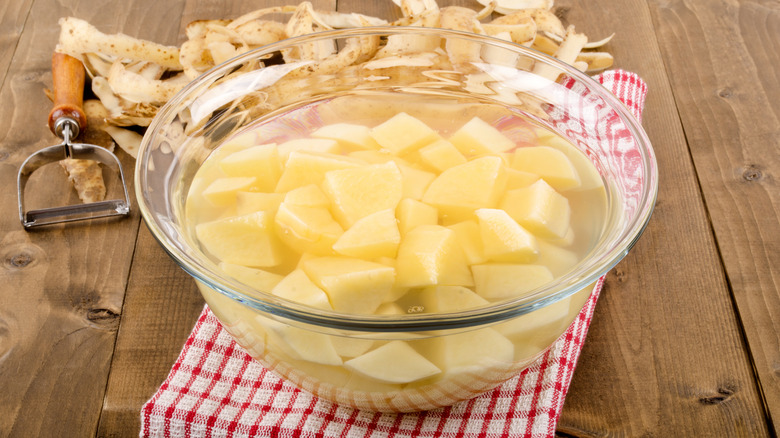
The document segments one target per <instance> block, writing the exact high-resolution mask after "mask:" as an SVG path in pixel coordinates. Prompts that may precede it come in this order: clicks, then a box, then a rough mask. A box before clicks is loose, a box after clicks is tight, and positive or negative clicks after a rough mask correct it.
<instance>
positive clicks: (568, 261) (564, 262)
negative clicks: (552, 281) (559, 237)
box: [534, 240, 580, 277]
mask: <svg viewBox="0 0 780 438" xmlns="http://www.w3.org/2000/svg"><path fill="white" fill-rule="evenodd" d="M538 242H539V257H538V258H537V259H536V261H535V262H534V263H536V264H537V265H543V266H547V269H549V270H550V272H552V274H553V275H554V276H556V277H560V276H561V275H563V274H565V273H567V272H569V270H570V269H571V268H573V267H575V266H576V265H577V263H579V262H580V258H579V257H577V254H576V253H575V252H574V251H570V250H568V249H566V248H561V247H559V246H558V245H553V244H551V243H549V242H545V241H544V240H539V241H538Z"/></svg>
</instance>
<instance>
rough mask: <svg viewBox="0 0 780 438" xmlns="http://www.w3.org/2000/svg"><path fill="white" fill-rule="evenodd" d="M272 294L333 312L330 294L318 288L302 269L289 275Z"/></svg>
mask: <svg viewBox="0 0 780 438" xmlns="http://www.w3.org/2000/svg"><path fill="white" fill-rule="evenodd" d="M271 293H272V294H274V295H276V296H278V297H281V298H284V299H286V300H290V301H293V302H296V303H300V304H304V305H307V306H311V307H316V308H318V309H326V310H331V309H333V307H332V306H331V305H330V301H329V300H328V294H326V293H325V291H323V290H322V289H320V288H319V287H317V285H316V284H314V283H313V282H312V281H311V280H310V279H309V277H308V276H307V275H306V273H305V272H303V270H302V269H296V270H294V271H292V272H291V273H289V274H287V276H285V277H284V279H283V280H282V281H280V282H279V283H278V284H277V285H276V287H274V288H273V290H272V291H271Z"/></svg>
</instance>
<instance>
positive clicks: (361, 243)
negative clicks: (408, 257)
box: [333, 210, 401, 259]
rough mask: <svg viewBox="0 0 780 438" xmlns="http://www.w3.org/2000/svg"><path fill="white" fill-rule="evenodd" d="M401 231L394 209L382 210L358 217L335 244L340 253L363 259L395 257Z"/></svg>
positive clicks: (334, 246)
mask: <svg viewBox="0 0 780 438" xmlns="http://www.w3.org/2000/svg"><path fill="white" fill-rule="evenodd" d="M399 243H401V233H400V232H399V231H398V222H397V221H396V219H395V214H394V213H393V210H380V211H378V212H376V213H372V214H369V215H368V216H365V217H363V218H360V219H358V220H357V221H356V222H355V223H354V224H353V225H352V226H351V227H349V229H347V230H346V231H345V232H344V234H342V235H341V237H339V239H338V240H337V241H336V243H334V244H333V250H334V251H336V252H337V253H339V254H342V255H345V256H350V257H357V258H362V259H376V258H379V257H395V255H396V253H397V252H398V244H399Z"/></svg>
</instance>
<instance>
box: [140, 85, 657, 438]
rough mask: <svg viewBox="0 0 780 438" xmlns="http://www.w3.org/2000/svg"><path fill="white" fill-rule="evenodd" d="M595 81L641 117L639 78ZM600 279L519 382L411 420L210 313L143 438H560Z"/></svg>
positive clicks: (147, 414) (146, 409) (158, 398)
mask: <svg viewBox="0 0 780 438" xmlns="http://www.w3.org/2000/svg"><path fill="white" fill-rule="evenodd" d="M597 79H598V80H599V81H600V82H601V83H602V84H603V85H604V86H605V87H606V88H607V89H609V90H611V91H612V92H613V93H614V94H615V95H616V96H617V97H618V98H620V99H621V100H622V101H623V102H624V103H625V104H626V106H627V107H628V108H629V110H630V111H631V112H632V113H633V114H634V116H635V117H637V118H638V119H640V118H641V113H642V108H643V107H644V99H645V95H646V93H647V86H646V84H645V83H644V81H642V79H641V78H639V76H637V75H636V74H634V73H630V72H625V71H620V70H615V71H608V72H605V73H602V74H601V75H599V76H598V77H597ZM640 120H641V119H640ZM602 283H603V278H602V280H601V281H599V282H598V283H597V285H596V287H595V288H594V291H593V293H592V295H591V297H590V298H589V299H588V301H587V303H586V304H585V306H584V308H583V309H582V311H581V312H580V314H579V315H578V317H577V318H576V319H575V320H574V322H573V323H572V324H571V326H570V327H569V328H568V330H567V331H566V332H565V333H564V334H563V335H562V336H561V337H560V338H559V339H558V340H557V341H556V342H555V344H554V345H553V346H552V347H551V348H550V350H549V351H548V352H547V353H545V354H544V355H543V356H541V357H540V358H539V359H538V360H537V361H536V362H534V363H533V364H532V365H531V366H529V367H528V368H526V369H525V370H524V371H522V372H520V374H518V375H517V376H515V377H514V378H512V379H510V380H508V381H507V382H505V383H504V384H502V385H501V386H499V387H497V388H495V389H494V390H492V391H489V392H487V393H485V394H482V395H480V396H478V397H476V398H473V399H471V400H467V401H464V402H460V403H458V404H456V405H453V406H450V407H446V408H440V409H435V410H431V411H424V412H415V413H405V414H388V413H378V412H366V411H360V410H357V409H353V408H349V407H344V406H339V405H336V404H333V403H330V402H327V401H325V400H321V399H319V398H317V397H315V396H313V395H311V394H309V393H308V392H305V391H301V390H299V389H297V388H295V387H294V386H292V385H291V384H289V383H287V382H285V381H284V380H282V379H280V378H279V377H277V376H276V375H275V374H273V373H272V372H270V371H268V370H267V369H265V368H263V366H262V365H260V364H259V363H257V362H256V361H254V360H253V359H252V358H251V357H250V356H249V355H248V354H247V353H246V352H245V351H244V350H243V349H242V348H241V347H240V346H238V345H237V344H236V343H235V341H233V339H232V338H231V337H230V335H229V334H228V333H227V332H226V331H224V330H223V329H222V327H221V325H220V323H219V322H218V321H217V319H216V317H215V316H214V314H213V313H211V311H210V310H209V309H208V307H206V308H204V310H203V313H202V314H201V316H200V318H199V319H198V322H197V323H196V324H195V327H194V329H193V331H192V333H191V334H190V337H189V338H188V339H187V342H186V343H185V344H184V348H183V349H182V351H181V354H180V355H179V358H178V359H177V360H176V363H175V364H174V365H173V368H172V369H171V372H170V374H169V375H168V377H167V378H166V379H165V381H164V382H163V384H162V385H161V386H160V388H159V390H158V391H157V392H156V393H155V394H154V395H153V396H152V398H151V399H150V400H149V401H148V402H147V403H146V404H145V405H144V406H143V408H142V410H141V431H140V435H141V436H142V437H235V438H238V437H276V436H286V437H295V436H302V437H392V438H401V437H442V438H447V437H519V436H524V437H549V436H553V435H554V433H555V426H556V422H557V420H558V415H559V414H560V411H561V408H562V407H563V401H564V398H565V396H566V392H567V390H568V388H569V383H570V381H571V378H572V375H573V373H574V367H575V365H576V363H577V358H578V357H579V354H580V350H581V349H582V344H583V342H584V340H585V335H586V333H587V331H588V327H589V325H590V321H591V318H592V317H593V311H594V309H595V306H596V300H597V299H598V295H599V292H600V290H601V285H602Z"/></svg>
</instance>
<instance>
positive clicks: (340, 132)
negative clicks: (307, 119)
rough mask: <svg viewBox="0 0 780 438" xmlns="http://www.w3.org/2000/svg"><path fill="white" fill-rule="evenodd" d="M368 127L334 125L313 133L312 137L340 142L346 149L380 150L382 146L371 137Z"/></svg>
mask: <svg viewBox="0 0 780 438" xmlns="http://www.w3.org/2000/svg"><path fill="white" fill-rule="evenodd" d="M370 131H371V129H370V128H369V127H368V126H363V125H356V124H352V123H333V124H330V125H325V126H323V127H321V128H319V129H317V130H316V131H314V132H312V133H311V136H312V137H316V138H329V139H331V140H336V141H338V142H339V143H340V144H341V145H342V146H343V147H344V148H346V149H352V150H356V149H357V150H362V149H368V150H378V149H379V148H380V147H381V146H379V144H378V143H377V142H376V140H374V139H373V138H372V137H371V134H370Z"/></svg>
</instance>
